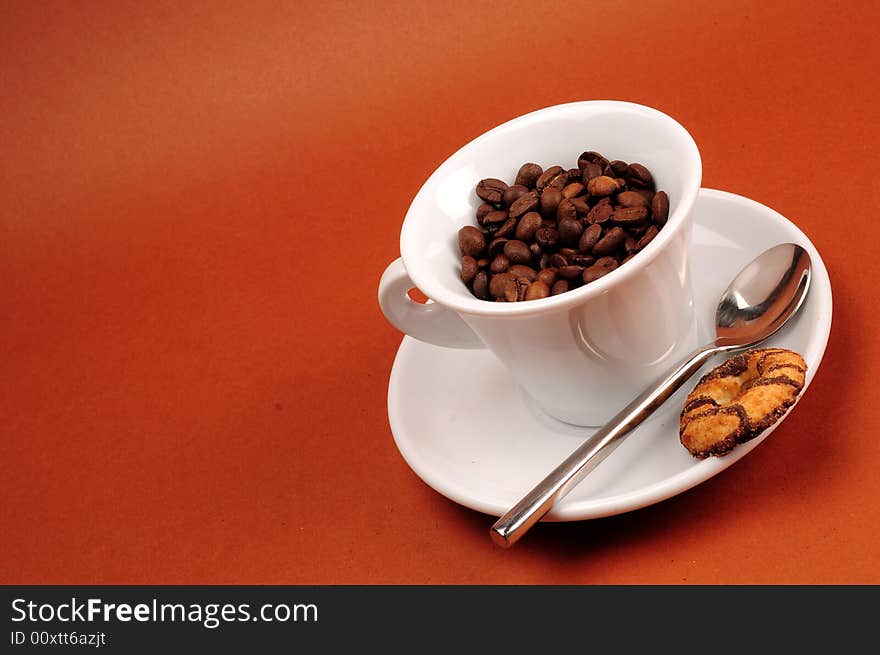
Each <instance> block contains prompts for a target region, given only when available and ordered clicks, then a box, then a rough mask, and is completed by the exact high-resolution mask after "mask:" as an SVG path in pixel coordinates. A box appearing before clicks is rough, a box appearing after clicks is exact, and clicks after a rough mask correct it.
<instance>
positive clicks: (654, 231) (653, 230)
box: [636, 225, 660, 250]
mask: <svg viewBox="0 0 880 655" xmlns="http://www.w3.org/2000/svg"><path fill="white" fill-rule="evenodd" d="M659 233H660V230H659V228H658V227H657V226H656V225H652V226H651V227H649V228H648V231H647V232H645V234H644V235H642V238H641V239H639V240H638V242H637V243H636V250H641V249H642V248H644V247H645V246H647V245H648V244H649V243H651V241H653V240H654V237H656V236H657V235H658V234H659Z"/></svg>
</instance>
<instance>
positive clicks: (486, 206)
mask: <svg viewBox="0 0 880 655" xmlns="http://www.w3.org/2000/svg"><path fill="white" fill-rule="evenodd" d="M493 211H495V205H493V204H492V203H489V202H484V203H483V204H482V205H480V206H479V207H477V223H479V224H480V225H482V224H483V219H484V218H486V214H488V213H489V212H493Z"/></svg>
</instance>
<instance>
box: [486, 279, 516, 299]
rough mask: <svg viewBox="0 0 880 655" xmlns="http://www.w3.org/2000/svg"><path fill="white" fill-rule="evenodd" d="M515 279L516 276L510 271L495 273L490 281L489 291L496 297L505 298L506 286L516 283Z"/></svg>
mask: <svg viewBox="0 0 880 655" xmlns="http://www.w3.org/2000/svg"><path fill="white" fill-rule="evenodd" d="M515 280H516V278H515V277H514V276H513V275H511V274H510V273H499V274H498V275H493V276H492V279H491V280H490V281H489V293H491V294H492V296H493V297H494V298H504V296H505V290H506V287H507V286H508V285H511V284H514V283H515Z"/></svg>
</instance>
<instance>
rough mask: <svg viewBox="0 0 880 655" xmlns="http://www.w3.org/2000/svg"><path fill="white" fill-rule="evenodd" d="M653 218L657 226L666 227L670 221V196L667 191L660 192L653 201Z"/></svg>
mask: <svg viewBox="0 0 880 655" xmlns="http://www.w3.org/2000/svg"><path fill="white" fill-rule="evenodd" d="M651 218H652V219H653V220H654V222H655V223H656V224H657V225H660V226H663V225H666V221H667V220H668V219H669V196H667V195H666V192H665V191H658V192H657V193H655V194H654V198H653V200H651Z"/></svg>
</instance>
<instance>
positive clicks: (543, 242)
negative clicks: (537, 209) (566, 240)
mask: <svg viewBox="0 0 880 655" xmlns="http://www.w3.org/2000/svg"><path fill="white" fill-rule="evenodd" d="M535 243H537V244H538V245H539V246H541V249H542V250H544V251H547V250H553V249H554V248H556V245H557V244H558V243H559V232H557V231H556V230H554V229H553V228H552V227H542V228H539V229H538V230H537V231H536V232H535Z"/></svg>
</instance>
